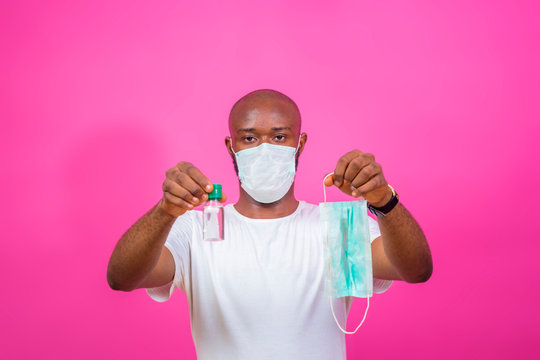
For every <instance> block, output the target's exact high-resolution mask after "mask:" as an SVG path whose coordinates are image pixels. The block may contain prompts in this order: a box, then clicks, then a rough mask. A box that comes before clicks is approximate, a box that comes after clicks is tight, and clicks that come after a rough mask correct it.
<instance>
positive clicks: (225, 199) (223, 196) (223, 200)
mask: <svg viewBox="0 0 540 360" xmlns="http://www.w3.org/2000/svg"><path fill="white" fill-rule="evenodd" d="M225 201H227V195H225V193H223V192H222V193H221V200H219V202H220V203H224V202H225Z"/></svg>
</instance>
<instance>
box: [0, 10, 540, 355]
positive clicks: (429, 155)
mask: <svg viewBox="0 0 540 360" xmlns="http://www.w3.org/2000/svg"><path fill="white" fill-rule="evenodd" d="M534 3H535V2H534V1H530V2H517V1H452V2H436V1H417V2H403V1H378V2H371V1H369V2H367V1H364V2H358V1H339V2H333V3H331V4H327V3H326V2H324V3H323V2H312V1H301V2H300V1H299V2H292V1H272V2H270V1H268V2H264V3H261V4H253V3H252V2H251V1H244V2H235V3H228V4H225V2H219V1H215V2H208V3H205V4H204V5H195V4H194V3H193V2H191V1H189V2H188V1H185V2H178V1H162V2H148V1H116V2H113V1H84V2H78V1H77V2H74V1H63V2H62V1H48V2H41V1H25V2H2V5H1V8H0V18H1V25H0V26H1V31H0V34H1V35H0V36H1V40H0V41H1V49H2V51H1V52H2V55H1V57H0V59H1V60H0V61H1V70H0V71H1V81H0V118H1V121H2V127H1V139H0V140H1V143H0V146H1V156H2V166H1V167H0V171H1V181H2V186H1V192H2V193H1V199H2V210H1V218H2V221H1V236H2V241H1V245H0V246H1V249H0V257H1V261H0V273H1V274H2V277H1V279H2V296H1V300H0V301H1V306H0V358H2V359H30V358H41V359H48V358H50V359H53V358H54V359H74V358H78V359H95V358H99V359H118V358H129V359H157V358H161V359H194V358H195V351H194V346H193V343H192V339H191V334H190V325H189V315H188V309H187V303H186V299H185V295H184V294H183V293H181V292H177V293H175V295H174V296H173V298H172V299H171V300H170V301H169V302H167V303H164V304H158V303H156V302H154V301H152V300H151V299H150V298H149V297H147V295H146V293H145V291H144V290H137V291H134V292H132V293H122V292H114V291H112V290H110V289H109V288H108V285H107V282H106V278H105V274H106V267H107V262H108V259H109V256H110V254H111V251H112V249H113V246H114V245H115V243H116V241H117V240H118V238H119V237H120V236H121V235H122V233H123V232H124V231H125V230H126V229H127V228H128V227H129V226H130V225H131V224H132V223H133V222H134V221H135V220H136V219H137V218H138V217H140V216H141V215H142V214H143V213H144V212H145V211H146V210H148V209H149V208H150V207H151V206H152V205H153V204H155V203H156V202H157V201H158V199H159V197H160V187H161V182H162V181H163V178H164V173H165V171H166V170H167V169H168V168H169V167H171V166H173V165H174V164H176V162H178V161H181V160H187V161H191V162H193V163H194V164H196V165H197V166H198V167H199V168H200V169H201V170H202V171H203V172H205V173H206V174H207V175H208V176H209V177H210V179H211V180H212V181H214V182H220V183H222V184H223V185H224V189H225V191H226V192H227V193H228V195H229V199H230V200H234V199H236V198H237V195H238V189H237V179H236V177H235V174H234V171H233V168H232V163H231V160H230V158H229V157H228V154H227V152H226V151H225V147H224V145H223V139H224V137H225V136H226V135H227V125H226V124H227V123H226V118H227V114H228V111H229V109H230V107H231V105H232V104H233V102H234V101H235V100H236V99H238V98H239V97H240V96H242V95H244V94H245V93H247V92H248V91H251V90H254V89H258V88H275V89H278V90H281V91H283V92H285V93H286V94H288V95H290V96H291V97H292V98H293V99H295V100H296V101H297V103H298V104H299V106H300V108H301V111H302V114H303V118H304V131H306V132H307V133H308V135H309V141H308V144H307V148H306V150H305V152H304V154H303V155H302V157H301V159H300V166H299V172H298V176H297V183H296V189H297V196H298V197H299V198H301V199H304V200H307V201H310V202H315V203H316V202H319V201H321V200H322V192H321V181H322V176H323V174H324V173H326V172H329V171H332V170H333V168H334V166H335V163H336V161H337V159H338V158H339V157H340V156H341V155H343V154H344V153H345V152H347V151H349V150H352V149H354V148H358V149H360V150H362V151H366V152H371V153H373V154H375V155H376V158H377V159H378V161H379V162H380V163H381V164H382V166H383V170H384V172H385V175H386V178H387V180H388V181H389V182H390V183H391V184H392V185H394V187H395V188H396V189H397V190H398V191H399V193H400V195H401V199H402V201H403V203H404V204H405V205H406V206H407V207H408V208H409V209H410V210H411V211H412V212H413V214H414V216H415V217H416V218H417V219H418V221H419V222H420V224H421V225H422V227H423V228H424V230H425V233H426V234H427V237H428V240H429V242H430V244H431V247H432V251H433V257H434V264H435V270H434V274H433V277H432V278H431V280H430V281H429V282H428V283H425V284H420V285H410V284H405V283H397V282H396V283H394V285H393V287H392V288H391V290H390V291H388V292H387V293H386V294H384V295H378V296H375V298H374V300H373V301H372V307H371V309H370V313H369V314H368V319H367V322H366V324H365V325H364V326H363V328H362V329H361V330H360V331H359V333H358V334H357V335H356V336H350V337H348V353H349V357H350V358H351V359H357V358H365V359H372V358H378V359H389V358H398V357H399V358H402V359H409V358H410V359H413V358H416V359H418V358H420V359H427V358H438V359H457V358H460V359H477V358H491V359H499V358H500V359H504V358H520V359H529V358H531V359H532V358H538V356H540V345H539V341H538V334H539V333H538V330H537V326H538V323H539V320H540V316H539V311H538V307H537V306H538V303H539V301H540V288H539V284H538V281H537V274H538V267H537V265H536V260H537V254H538V252H539V250H540V245H539V236H538V232H539V230H540V228H539V225H538V216H539V215H540V214H539V210H538V209H539V206H538V201H539V200H540V197H539V195H538V189H537V187H538V184H539V182H540V181H539V180H540V176H539V172H538V171H537V170H536V167H537V164H538V163H539V160H540V159H539V149H538V141H539V140H538V136H539V135H540V131H539V125H538V121H539V120H540V116H539V115H540V111H539V83H540V78H539V70H538V69H539V66H538V65H539V63H540V59H539V43H540V42H539V41H538V39H539V35H540V34H539V28H538V11H539V10H540V9H539V8H538V5H536V4H534ZM330 199H333V200H338V199H342V196H341V195H339V194H338V192H337V191H336V190H333V191H331V192H330ZM363 306H364V303H363V302H361V301H358V302H357V303H355V305H354V310H353V313H352V315H351V317H350V319H351V322H352V323H355V322H356V321H357V320H358V319H359V317H360V315H361V314H362V311H363Z"/></svg>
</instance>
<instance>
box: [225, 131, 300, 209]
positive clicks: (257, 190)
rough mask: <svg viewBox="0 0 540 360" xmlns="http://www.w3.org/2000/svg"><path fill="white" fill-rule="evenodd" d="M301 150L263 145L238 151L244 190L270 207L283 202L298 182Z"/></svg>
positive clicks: (236, 153) (239, 176) (239, 168)
mask: <svg viewBox="0 0 540 360" xmlns="http://www.w3.org/2000/svg"><path fill="white" fill-rule="evenodd" d="M298 145H300V140H298ZM297 149H298V147H297V148H293V147H290V146H283V145H273V144H268V143H262V144H261V145H259V146H256V147H253V148H249V149H245V150H241V151H239V152H235V153H234V154H235V156H236V165H237V166H238V178H239V179H240V183H241V184H242V188H243V189H244V190H245V191H246V192H247V193H248V194H249V196H251V197H252V198H253V199H255V200H256V201H258V202H260V203H265V204H268V203H273V202H275V201H278V200H279V199H281V198H282V197H283V196H285V194H286V193H287V191H289V189H290V188H291V185H292V183H293V181H294V174H295V172H296V169H295V164H296V161H295V155H296V151H297ZM233 152H234V150H233Z"/></svg>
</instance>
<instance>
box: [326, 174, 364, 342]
mask: <svg viewBox="0 0 540 360" xmlns="http://www.w3.org/2000/svg"><path fill="white" fill-rule="evenodd" d="M329 175H331V174H329ZM329 175H327V176H329ZM325 179H326V177H325ZM323 187H324V185H323ZM319 210H320V215H321V223H322V232H323V241H324V260H325V293H326V295H327V296H328V297H329V298H330V306H331V309H332V314H333V316H334V319H335V320H336V324H337V325H338V326H339V328H340V329H341V330H342V331H343V332H344V333H346V334H354V333H355V332H356V331H357V330H358V329H359V328H360V326H361V325H362V323H363V322H364V320H365V318H366V315H367V310H368V309H369V298H370V297H371V296H373V270H372V265H371V242H370V240H369V225H368V215H367V202H366V201H365V200H362V201H346V202H326V188H324V202H323V203H321V204H319ZM345 296H354V297H361V298H367V301H368V302H367V307H366V313H365V314H364V319H363V320H362V322H361V323H360V325H358V327H357V328H356V330H354V331H353V332H348V331H346V330H345V329H343V328H342V327H341V325H340V324H339V322H338V321H337V319H336V315H335V313H334V308H333V306H332V298H340V297H345Z"/></svg>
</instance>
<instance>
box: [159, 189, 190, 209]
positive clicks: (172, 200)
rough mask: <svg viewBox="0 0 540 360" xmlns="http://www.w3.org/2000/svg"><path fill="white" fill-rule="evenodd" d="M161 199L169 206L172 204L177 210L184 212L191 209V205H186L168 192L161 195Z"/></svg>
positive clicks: (185, 202)
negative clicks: (183, 210)
mask: <svg viewBox="0 0 540 360" xmlns="http://www.w3.org/2000/svg"><path fill="white" fill-rule="evenodd" d="M163 197H164V198H165V200H166V201H167V202H168V203H170V204H173V205H175V206H177V207H179V208H182V209H185V210H191V209H193V205H191V204H190V203H188V202H187V201H185V200H184V199H181V198H179V197H177V196H174V195H173V194H171V193H169V192H165V193H163Z"/></svg>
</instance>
